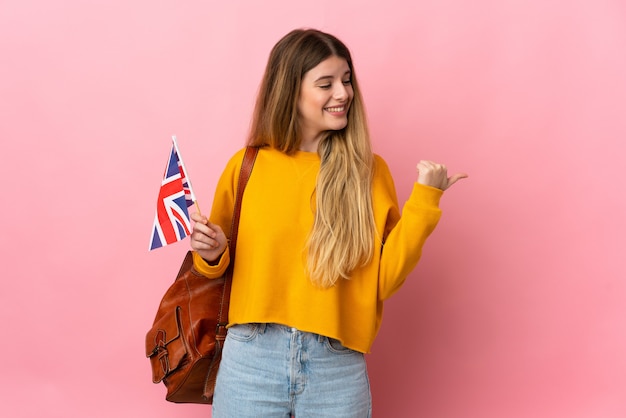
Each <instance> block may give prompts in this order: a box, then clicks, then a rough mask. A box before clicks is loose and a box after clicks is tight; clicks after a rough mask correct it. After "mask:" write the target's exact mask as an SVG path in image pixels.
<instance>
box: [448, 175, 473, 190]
mask: <svg viewBox="0 0 626 418" xmlns="http://www.w3.org/2000/svg"><path fill="white" fill-rule="evenodd" d="M468 177H469V176H468V175H467V174H465V173H459V174H455V175H454V176H452V177H450V178H449V179H448V186H447V187H446V189H447V188H449V187H450V186H452V185H453V184H454V183H456V182H457V181H459V180H461V179H466V178H468Z"/></svg>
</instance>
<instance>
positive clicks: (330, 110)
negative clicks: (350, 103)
mask: <svg viewBox="0 0 626 418" xmlns="http://www.w3.org/2000/svg"><path fill="white" fill-rule="evenodd" d="M344 109H345V106H341V107H327V108H326V110H327V111H328V112H343V111H344Z"/></svg>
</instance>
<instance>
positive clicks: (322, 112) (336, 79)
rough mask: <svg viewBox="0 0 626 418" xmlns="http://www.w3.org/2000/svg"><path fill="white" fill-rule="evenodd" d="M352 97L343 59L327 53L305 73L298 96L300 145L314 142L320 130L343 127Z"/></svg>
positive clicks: (345, 123)
mask: <svg viewBox="0 0 626 418" xmlns="http://www.w3.org/2000/svg"><path fill="white" fill-rule="evenodd" d="M353 97H354V91H353V90H352V82H351V73H350V67H349V66H348V63H347V62H346V60H345V59H343V58H339V57H336V56H331V57H330V58H327V59H326V60H324V61H322V62H320V63H319V64H318V65H317V66H316V67H314V68H312V69H310V70H309V71H308V72H307V73H305V74H304V78H303V79H302V85H301V86H300V97H299V99H298V115H299V118H300V126H301V131H300V135H301V139H302V144H303V146H304V147H306V146H307V144H314V145H315V146H316V145H317V142H318V141H319V139H320V137H321V134H322V133H323V132H324V131H329V130H334V131H336V130H339V129H343V128H345V127H346V125H347V124H348V109H349V108H350V104H351V103H352V98H353ZM315 149H317V148H316V147H315Z"/></svg>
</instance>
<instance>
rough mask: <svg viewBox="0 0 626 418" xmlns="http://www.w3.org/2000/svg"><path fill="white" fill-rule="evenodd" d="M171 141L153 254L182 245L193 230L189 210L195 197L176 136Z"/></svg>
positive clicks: (162, 185) (159, 202) (160, 199)
mask: <svg viewBox="0 0 626 418" xmlns="http://www.w3.org/2000/svg"><path fill="white" fill-rule="evenodd" d="M172 141H173V144H172V151H171V152H170V157H169V159H168V161H167V166H166V167H165V174H164V175H163V182H162V183H161V189H160V190H159V198H158V200H157V209H156V215H155V217H154V226H153V227H152V237H151V238H150V250H154V249H155V248H159V247H163V246H165V245H167V244H171V243H174V242H177V241H180V240H182V239H183V238H185V237H186V236H187V235H189V234H190V230H191V220H190V219H189V211H188V210H187V208H188V207H189V206H191V205H193V204H194V202H195V201H196V197H195V195H194V193H193V189H192V188H191V182H190V181H189V179H188V177H187V174H186V173H187V170H186V169H185V165H184V164H183V160H182V157H181V156H180V152H179V151H178V144H177V143H176V137H175V136H172Z"/></svg>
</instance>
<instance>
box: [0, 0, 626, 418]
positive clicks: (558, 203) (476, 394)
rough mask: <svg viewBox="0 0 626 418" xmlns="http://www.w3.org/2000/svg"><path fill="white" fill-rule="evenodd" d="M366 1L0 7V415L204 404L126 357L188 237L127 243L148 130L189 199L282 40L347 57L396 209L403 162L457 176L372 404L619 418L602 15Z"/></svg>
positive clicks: (611, 60) (616, 231)
mask: <svg viewBox="0 0 626 418" xmlns="http://www.w3.org/2000/svg"><path fill="white" fill-rule="evenodd" d="M209 3H212V4H209ZM379 3H380V5H372V4H368V2H363V1H362V0H358V1H357V0H349V1H343V2H335V1H326V0H320V1H317V2H306V3H305V2H301V3H300V2H294V1H291V0H283V1H278V0H273V1H265V2H253V1H248V2H244V1H223V2H207V1H187V2H159V1H156V2H155V1H146V0H136V1H133V2H128V1H117V0H109V1H96V0H93V1H88V2H87V1H78V0H65V1H60V2H43V1H34V0H22V1H20V2H17V1H13V2H9V1H4V2H2V3H0V57H1V65H0V138H1V139H2V144H3V148H4V153H3V155H4V161H3V163H2V164H1V165H0V170H2V172H1V173H2V178H3V179H4V190H5V191H4V193H3V200H4V201H5V204H4V205H3V206H4V209H3V210H4V215H3V216H2V217H1V219H0V225H1V228H2V229H1V234H0V250H1V253H2V260H3V263H2V264H3V267H2V280H3V286H2V292H1V293H0V313H1V315H2V324H3V329H2V335H3V341H2V343H0V351H1V353H2V356H1V358H2V372H1V378H0V408H2V409H3V411H2V412H0V413H1V414H2V416H8V417H12V418H15V417H29V418H30V417H50V418H57V417H58V418H61V417H63V418H67V417H96V418H99V417H109V416H116V417H139V416H150V417H152V418H160V417H181V416H185V417H206V416H208V415H209V412H208V409H207V408H206V407H203V406H196V405H173V404H169V403H166V402H165V401H164V400H163V395H164V388H163V387H161V386H156V385H153V384H152V383H151V382H150V371H149V366H148V362H147V360H145V359H144V357H143V338H144V334H145V332H146V331H147V329H148V327H149V326H150V324H151V322H152V319H153V316H154V313H155V309H156V305H157V304H158V301H159V299H160V297H161V295H162V293H163V292H164V290H165V289H166V287H167V286H168V285H169V283H170V282H171V280H172V279H173V275H174V274H175V272H176V269H177V265H178V263H179V262H180V259H181V257H182V255H183V253H184V252H185V251H186V250H187V248H188V242H187V241H186V242H184V243H179V244H176V245H173V246H170V247H167V248H165V249H160V250H157V251H155V252H151V253H148V252H147V246H148V239H149V233H150V227H151V223H152V217H153V214H154V207H155V200H156V195H157V191H158V185H159V182H160V176H161V175H162V171H163V166H164V164H165V158H166V156H167V152H168V151H169V136H170V135H171V134H172V133H176V134H177V135H178V137H179V142H180V145H181V148H182V150H183V155H184V156H185V159H186V163H187V166H188V170H189V172H190V176H191V178H192V179H193V180H194V185H195V188H196V189H197V193H198V195H199V199H200V205H201V206H202V207H203V208H204V209H205V210H208V208H209V207H210V204H211V199H212V193H213V187H214V185H215V182H216V180H217V176H218V175H219V173H220V172H221V170H222V167H223V165H224V163H225V159H226V158H227V157H228V156H230V154H231V153H232V152H234V151H235V150H236V149H238V148H239V147H240V146H242V144H243V140H244V136H245V133H246V131H247V128H248V121H249V116H250V112H251V107H252V103H253V100H254V96H255V93H256V89H257V85H258V82H259V79H260V76H261V72H262V69H263V67H264V64H265V59H266V57H267V54H268V52H269V49H270V48H271V46H272V45H273V44H274V42H275V41H276V40H278V38H279V37H280V36H282V35H283V34H284V33H286V32H287V31H288V30H290V29H292V28H294V27H301V26H313V27H317V28H321V29H325V30H328V31H330V32H333V33H335V34H337V35H338V36H339V37H340V38H342V39H343V40H344V41H345V42H346V43H347V44H348V45H349V46H350V47H351V49H352V51H353V55H354V59H355V62H356V65H357V70H358V75H359V77H360V81H361V83H362V86H363V88H364V93H365V97H366V100H367V104H368V110H369V115H370V119H371V125H372V131H373V134H374V140H375V147H376V150H377V152H378V153H380V154H382V155H383V156H384V157H385V158H386V159H387V161H388V162H389V163H390V165H391V167H392V170H393V172H394V175H395V178H396V182H397V184H396V185H397V188H398V192H399V195H400V198H401V199H405V198H406V197H407V195H408V193H409V191H410V187H411V183H412V182H413V180H414V178H415V172H414V166H415V164H416V162H417V161H418V160H419V159H423V158H427V159H436V160H440V161H444V162H446V163H447V164H448V165H449V167H450V168H451V169H452V170H454V171H457V170H459V171H461V170H463V171H467V172H469V173H470V175H471V178H470V179H469V180H467V181H465V182H463V183H460V184H459V185H458V186H455V187H454V188H453V189H452V190H451V191H450V192H449V193H447V194H446V196H445V197H444V200H443V203H442V205H443V209H444V211H445V215H444V218H443V220H442V223H441V225H440V227H439V229H438V230H437V231H436V233H435V235H434V236H433V237H432V240H431V241H430V242H429V243H428V245H427V248H426V250H425V254H424V259H423V262H422V263H421V264H420V266H419V267H418V269H417V271H416V272H415V274H413V275H412V277H411V278H410V280H409V282H408V283H407V284H406V286H405V288H404V289H403V291H402V292H400V293H399V294H398V295H397V296H395V297H394V298H393V299H392V300H391V301H390V303H388V304H387V310H386V317H385V322H384V325H383V329H382V331H381V334H380V337H379V339H378V340H377V342H376V344H375V346H374V354H372V355H371V356H370V357H369V365H370V372H371V377H372V388H373V395H374V402H375V404H374V408H375V416H378V417H392V416H393V417H398V416H401V417H414V416H415V417H428V418H431V417H434V418H473V417H477V418H478V417H480V418H492V417H493V418H496V417H507V418H517V417H524V418H526V417H533V418H537V417H539V418H543V417H568V418H579V417H580V418H583V417H584V418H592V417H593V418H598V417H600V418H614V417H615V418H617V417H623V416H626V355H625V354H624V353H626V326H625V321H624V317H625V314H626V309H625V308H624V306H625V305H626V284H625V283H624V277H626V266H625V263H624V260H625V257H624V255H623V251H624V248H625V245H624V239H623V236H624V232H626V222H625V220H624V219H625V216H624V215H623V213H624V212H625V209H626V198H625V197H624V185H623V180H622V177H623V161H624V156H623V153H624V145H623V142H624V140H625V139H626V117H625V113H626V81H625V80H626V77H625V76H624V74H626V54H625V53H624V51H626V6H624V2H623V1H621V0H601V1H593V2H592V1H578V0H561V1H559V0H553V1H549V0H525V1H521V0H512V1H507V2H502V1H495V0H493V1H490V0H476V1H472V2H465V1H462V0H444V1H441V0H439V1H432V0H427V1H422V2H414V1H408V0H407V1H403V2H400V1H385V2H379ZM260 17H264V18H263V19H262V20H259V18H260Z"/></svg>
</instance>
